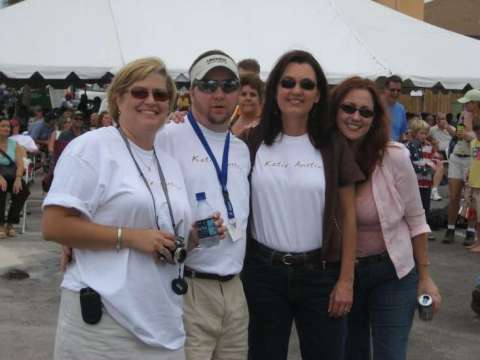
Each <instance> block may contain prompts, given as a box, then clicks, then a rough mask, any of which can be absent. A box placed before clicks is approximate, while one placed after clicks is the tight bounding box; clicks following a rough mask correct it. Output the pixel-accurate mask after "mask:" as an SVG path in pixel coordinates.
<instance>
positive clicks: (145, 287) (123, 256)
mask: <svg viewBox="0 0 480 360" xmlns="http://www.w3.org/2000/svg"><path fill="white" fill-rule="evenodd" d="M130 144H131V148H132V152H133V153H134V156H135V158H136V159H137V162H138V164H139V165H140V167H141V169H142V172H143V173H144V174H145V177H146V178H147V180H148V182H149V183H150V184H151V185H150V186H151V189H152V191H153V193H154V198H155V203H156V208H157V214H158V225H159V227H160V228H161V229H163V230H167V231H170V232H171V233H173V229H172V225H171V220H170V215H169V212H168V206H167V202H166V199H165V196H164V193H163V191H162V188H161V182H160V178H159V176H158V171H157V166H156V162H154V161H153V151H145V150H142V149H140V148H139V147H137V146H136V145H135V144H133V143H132V142H130ZM156 151H157V155H158V157H159V161H160V164H161V166H162V170H163V172H164V174H165V178H166V182H167V188H168V193H169V196H170V200H171V203H172V207H173V213H174V218H175V221H176V223H177V224H178V223H179V221H180V220H181V219H183V222H182V224H181V225H180V228H179V234H180V235H182V236H185V237H186V234H187V230H188V229H189V228H190V225H191V214H190V206H189V204H188V199H187V194H186V191H185V183H184V180H183V176H182V173H181V170H180V168H179V166H178V164H177V162H176V161H175V160H174V159H172V158H171V157H170V156H168V155H167V154H165V153H164V152H163V151H162V150H160V149H159V148H156ZM148 167H150V170H149V169H148ZM48 205H59V206H63V207H68V208H74V209H76V210H78V211H79V212H80V213H81V214H82V216H84V217H86V218H88V219H89V220H91V221H92V222H95V223H97V224H104V225H111V226H122V227H129V228H145V229H156V225H155V216H154V210H153V202H152V197H151V195H150V193H149V192H148V189H147V187H146V186H145V183H144V182H143V180H142V178H141V177H140V174H139V173H138V171H137V169H136V167H135V165H134V162H133V160H132V158H131V156H130V154H129V153H128V150H127V147H126V145H125V143H124V141H123V139H122V138H121V136H120V134H119V132H118V131H117V129H115V128H114V127H105V128H102V129H98V130H96V131H92V132H88V133H85V134H83V135H81V136H79V137H77V138H76V139H74V140H72V142H71V143H70V144H69V145H68V146H67V147H66V149H65V151H64V152H63V153H62V155H61V157H60V159H59V161H58V163H57V165H56V167H55V173H54V180H53V183H52V187H51V189H50V191H49V192H48V195H47V197H46V199H45V201H44V203H43V207H45V206H48ZM74 258H75V261H74V262H72V264H71V265H70V266H69V267H68V269H67V271H66V273H65V276H64V279H63V282H62V287H64V288H66V289H70V290H73V291H79V290H80V289H81V288H84V287H87V286H89V287H91V288H92V289H94V290H96V291H97V292H98V293H99V294H100V295H101V296H102V301H103V304H104V306H105V308H106V310H107V312H108V313H109V314H110V315H111V316H112V317H113V318H114V319H115V320H116V321H117V322H118V323H119V324H121V325H122V326H123V327H125V328H126V329H127V330H129V331H130V332H132V333H133V334H134V335H135V336H137V337H138V338H139V339H140V340H142V341H143V342H145V343H146V344H148V345H151V346H158V347H164V348H167V349H179V348H181V347H182V346H183V343H184V341H185V333H184V329H183V323H182V306H183V302H182V296H179V295H176V294H175V293H173V291H172V289H171V281H172V280H173V279H175V278H176V277H178V266H175V265H169V264H164V263H156V262H155V261H154V259H153V258H152V256H150V255H148V254H145V253H142V252H139V251H136V250H132V249H127V248H125V249H122V250H120V252H117V251H116V250H103V251H98V250H97V251H93V250H79V249H74Z"/></svg>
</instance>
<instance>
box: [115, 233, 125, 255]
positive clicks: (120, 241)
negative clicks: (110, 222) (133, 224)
mask: <svg viewBox="0 0 480 360" xmlns="http://www.w3.org/2000/svg"><path fill="white" fill-rule="evenodd" d="M122 248H123V232H122V228H121V227H118V228H117V243H116V244H115V249H116V250H117V252H119V251H120V250H121V249H122Z"/></svg>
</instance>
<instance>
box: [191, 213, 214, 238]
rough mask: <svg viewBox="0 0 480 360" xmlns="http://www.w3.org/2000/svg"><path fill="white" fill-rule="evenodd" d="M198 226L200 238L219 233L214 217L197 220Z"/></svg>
mask: <svg viewBox="0 0 480 360" xmlns="http://www.w3.org/2000/svg"><path fill="white" fill-rule="evenodd" d="M196 227H197V231H198V238H199V239H204V238H208V237H211V236H216V235H218V232H217V226H216V225H215V221H214V220H213V218H207V219H203V220H198V221H197V222H196Z"/></svg>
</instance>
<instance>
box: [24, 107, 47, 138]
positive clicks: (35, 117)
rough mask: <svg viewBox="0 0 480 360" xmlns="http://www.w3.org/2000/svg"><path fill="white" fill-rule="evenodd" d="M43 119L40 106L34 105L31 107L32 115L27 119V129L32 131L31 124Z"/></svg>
mask: <svg viewBox="0 0 480 360" xmlns="http://www.w3.org/2000/svg"><path fill="white" fill-rule="evenodd" d="M42 120H43V109H42V107H41V106H38V105H37V106H34V107H33V117H31V118H30V119H28V128H27V131H29V132H30V131H32V126H33V124H35V123H36V122H40V121H42Z"/></svg>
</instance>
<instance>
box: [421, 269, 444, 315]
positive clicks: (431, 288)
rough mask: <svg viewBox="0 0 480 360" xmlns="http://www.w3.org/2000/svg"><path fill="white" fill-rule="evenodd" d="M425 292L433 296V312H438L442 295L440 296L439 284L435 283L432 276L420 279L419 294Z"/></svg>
mask: <svg viewBox="0 0 480 360" xmlns="http://www.w3.org/2000/svg"><path fill="white" fill-rule="evenodd" d="M423 294H428V295H430V296H431V297H432V301H433V312H434V313H436V312H438V310H440V305H441V304H442V297H441V296H440V292H439V291H438V288H437V285H435V283H434V282H433V280H432V278H431V277H430V276H428V277H426V278H424V279H419V280H418V296H420V295H423Z"/></svg>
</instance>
